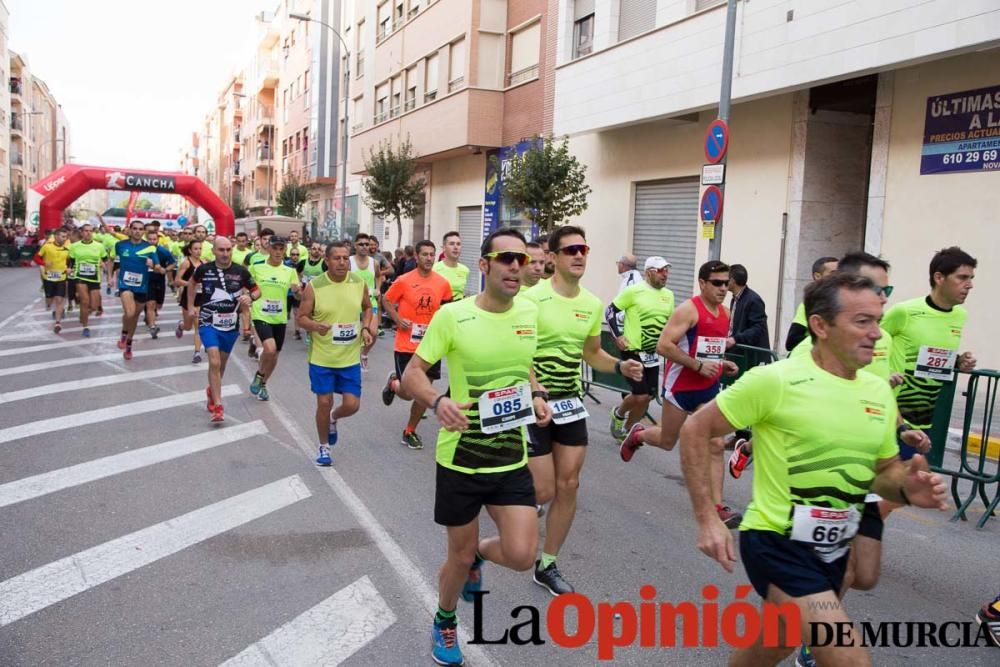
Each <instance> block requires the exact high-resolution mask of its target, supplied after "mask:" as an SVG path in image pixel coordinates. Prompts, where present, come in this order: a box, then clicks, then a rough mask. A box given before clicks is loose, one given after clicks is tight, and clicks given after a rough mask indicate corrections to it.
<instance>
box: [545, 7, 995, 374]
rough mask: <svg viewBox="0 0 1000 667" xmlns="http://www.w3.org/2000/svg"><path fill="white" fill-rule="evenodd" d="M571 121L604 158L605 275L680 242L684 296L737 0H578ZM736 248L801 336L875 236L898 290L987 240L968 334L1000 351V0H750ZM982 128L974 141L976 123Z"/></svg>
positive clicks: (572, 21) (911, 291)
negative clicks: (995, 332)
mask: <svg viewBox="0 0 1000 667" xmlns="http://www.w3.org/2000/svg"><path fill="white" fill-rule="evenodd" d="M559 9H560V13H559V15H558V18H557V22H558V31H557V32H558V36H557V42H556V45H555V48H556V67H555V79H556V86H555V91H556V95H555V109H554V121H553V124H554V131H555V133H556V134H560V135H562V134H566V135H569V136H570V137H571V150H572V152H573V153H575V154H576V156H577V157H578V159H580V160H581V161H582V162H583V163H585V164H586V165H587V166H588V172H587V176H588V182H589V184H590V185H591V187H593V190H594V194H593V195H592V196H591V198H590V206H589V209H588V210H587V211H586V212H585V213H584V214H583V215H582V216H581V217H580V219H579V221H578V222H579V223H581V224H582V225H584V226H585V227H586V228H587V230H588V238H589V240H590V244H591V247H593V248H594V249H595V252H594V254H592V256H591V260H590V265H591V269H590V271H589V273H588V276H587V283H588V287H589V288H591V289H593V290H594V291H595V292H596V293H597V294H598V295H599V296H601V297H602V298H603V299H605V300H607V299H608V298H610V297H611V296H613V293H614V291H615V289H616V287H615V281H614V279H613V278H614V276H613V275H611V271H610V269H611V267H612V265H613V263H614V260H615V259H616V258H617V257H618V256H619V255H620V254H622V253H625V252H634V253H635V254H637V255H639V256H640V258H641V257H645V256H648V255H652V254H659V255H665V256H666V257H667V258H668V259H669V260H670V261H671V262H672V263H673V269H672V270H671V274H670V280H669V286H670V287H671V288H672V289H673V290H674V291H675V293H676V294H677V296H678V297H679V298H685V297H687V296H689V295H690V294H691V293H692V291H693V290H694V289H695V287H696V281H695V276H694V272H695V267H696V266H698V265H699V264H700V263H701V262H703V261H704V260H705V259H706V258H707V254H708V240H706V239H704V238H702V237H701V234H700V228H701V226H700V224H699V220H698V218H699V215H698V209H699V204H698V201H699V196H700V193H701V190H702V186H701V183H700V173H701V167H702V165H703V163H704V162H705V156H704V152H703V148H702V139H703V136H704V133H705V129H706V126H707V125H708V123H709V122H710V121H711V120H712V119H714V118H715V116H716V113H717V104H718V96H719V83H720V78H721V69H722V54H723V40H724V28H725V18H726V3H725V2H724V1H722V0H716V1H709V0H567V1H565V2H561V3H559ZM736 26H737V28H736V39H735V58H734V73H733V101H734V106H733V110H732V115H731V121H730V128H731V136H730V142H729V162H728V166H727V174H726V191H725V206H724V215H723V218H724V231H723V240H722V246H721V250H722V259H723V260H724V261H728V262H739V263H742V264H745V265H746V266H747V267H748V269H749V272H750V281H751V284H752V286H753V287H754V289H755V290H757V291H758V292H760V293H761V295H762V296H763V297H764V300H765V301H766V303H767V305H768V311H769V314H770V325H771V333H772V336H773V340H775V341H779V340H781V339H782V338H783V336H784V333H785V331H786V330H787V326H788V324H789V322H790V320H791V317H792V315H793V312H794V309H795V306H796V304H797V302H798V301H799V300H800V299H801V296H802V288H803V286H804V284H805V283H806V282H807V281H808V280H809V267H810V264H811V263H812V261H813V260H814V259H815V258H817V257H819V256H821V255H839V254H841V253H843V252H844V251H847V250H850V249H858V248H864V249H866V250H868V251H869V252H873V253H876V254H881V255H882V256H884V257H885V258H886V259H888V260H889V261H890V262H891V263H892V265H893V272H892V280H893V283H894V284H895V285H896V286H897V289H896V292H895V293H894V294H893V298H892V302H895V301H898V300H901V299H907V298H912V297H915V296H918V295H920V294H923V293H925V292H926V290H927V288H928V285H927V279H928V278H927V266H928V262H929V260H930V257H931V256H932V255H933V253H934V252H935V251H936V250H938V249H940V248H942V247H944V246H948V245H952V244H958V245H961V246H963V247H965V248H967V249H968V250H970V251H971V252H972V254H973V255H976V254H978V255H979V258H980V261H981V262H982V264H981V265H980V267H979V271H978V278H979V279H978V284H979V285H980V288H979V289H978V290H974V291H973V293H972V297H971V298H970V302H969V307H970V310H971V311H972V316H971V317H970V322H969V329H968V330H967V332H966V335H965V336H964V337H963V338H964V342H965V343H967V344H968V347H969V348H970V349H974V350H976V352H977V356H979V358H980V364H982V363H983V361H984V358H988V359H989V363H987V364H986V365H987V366H994V365H995V364H997V363H1000V357H998V356H997V354H996V352H995V346H993V345H990V344H989V342H988V340H987V333H986V332H988V331H991V330H992V329H994V328H995V327H996V326H997V325H1000V316H998V315H996V314H995V309H991V308H988V307H986V296H987V295H986V293H985V289H984V288H983V287H982V286H984V285H992V284H996V282H997V280H998V277H1000V275H998V273H1000V272H998V267H997V266H996V264H995V263H994V262H992V258H991V257H990V256H989V255H987V254H986V253H985V252H984V249H986V248H995V247H1000V232H998V231H997V228H996V226H995V225H992V224H990V223H989V222H988V221H987V220H984V216H986V218H989V214H988V213H987V212H988V211H995V210H997V209H998V207H1000V188H998V187H997V185H998V183H1000V181H998V179H1000V174H998V173H997V170H998V169H1000V163H998V162H997V160H996V151H997V149H998V148H1000V111H997V110H996V109H994V108H993V107H994V106H996V107H1000V50H997V48H996V47H997V46H1000V5H998V4H997V3H996V2H992V1H991V0H970V1H968V2H961V3H956V2H949V1H948V0H929V1H926V0H920V1H918V0H896V1H894V2H847V3H822V2H815V3H813V2H801V1H795V0H753V1H752V2H745V1H744V2H740V3H739V5H738V14H737V23H736ZM963 138H964V139H966V141H960V139H963Z"/></svg>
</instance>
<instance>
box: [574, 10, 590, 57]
mask: <svg viewBox="0 0 1000 667" xmlns="http://www.w3.org/2000/svg"><path fill="white" fill-rule="evenodd" d="M573 12H574V13H573V58H574V59H576V58H580V57H582V56H585V55H588V54H589V53H591V52H592V51H593V50H594V0H576V6H575V7H574V8H573Z"/></svg>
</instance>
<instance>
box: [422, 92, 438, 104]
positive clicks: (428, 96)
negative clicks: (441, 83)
mask: <svg viewBox="0 0 1000 667" xmlns="http://www.w3.org/2000/svg"><path fill="white" fill-rule="evenodd" d="M437 96H438V91H436V90H429V91H427V92H426V93H424V104H427V103H428V102H433V101H434V100H436V99H437Z"/></svg>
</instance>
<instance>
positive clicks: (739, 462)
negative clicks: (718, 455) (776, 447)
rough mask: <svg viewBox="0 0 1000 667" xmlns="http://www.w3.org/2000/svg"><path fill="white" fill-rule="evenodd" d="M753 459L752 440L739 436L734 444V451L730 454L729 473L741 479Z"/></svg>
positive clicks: (734, 477)
mask: <svg viewBox="0 0 1000 667" xmlns="http://www.w3.org/2000/svg"><path fill="white" fill-rule="evenodd" d="M752 461H753V450H752V449H751V445H750V441H749V440H745V439H743V438H737V439H736V444H735V445H734V446H733V453H732V454H730V455H729V474H730V475H732V476H733V479H739V478H740V475H742V474H743V471H744V470H746V469H747V466H749V465H750V463H751V462H752Z"/></svg>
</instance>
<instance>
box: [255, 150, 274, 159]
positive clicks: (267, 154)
mask: <svg viewBox="0 0 1000 667" xmlns="http://www.w3.org/2000/svg"><path fill="white" fill-rule="evenodd" d="M257 159H258V160H273V159H274V154H273V153H271V149H270V148H258V149H257Z"/></svg>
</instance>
